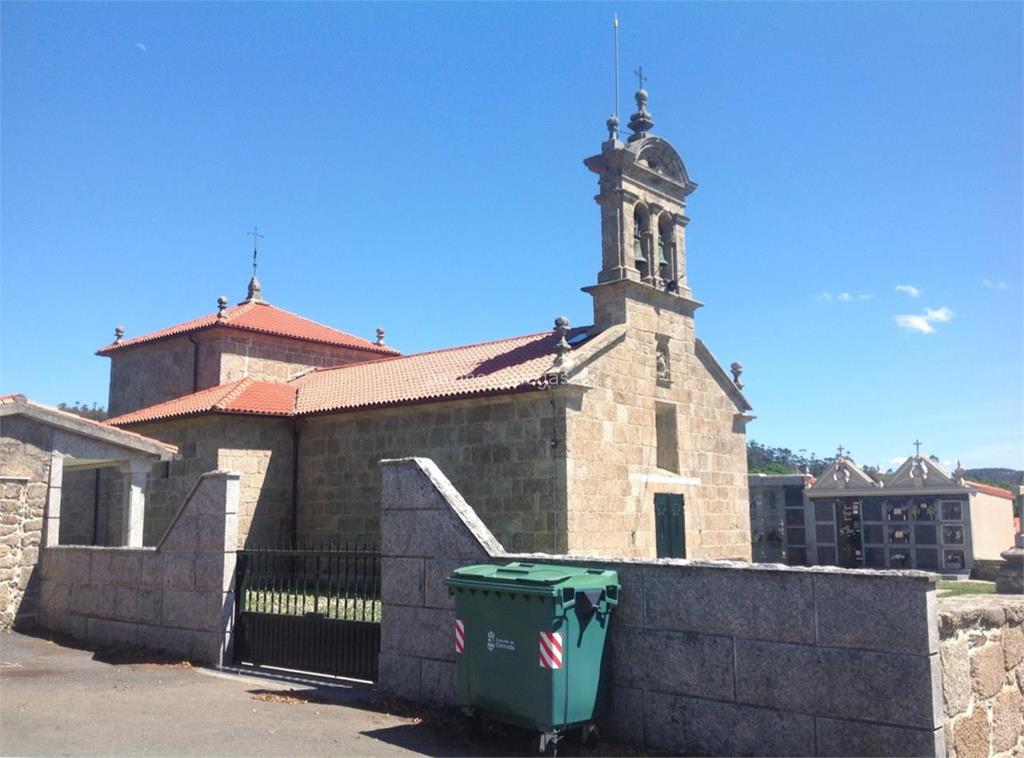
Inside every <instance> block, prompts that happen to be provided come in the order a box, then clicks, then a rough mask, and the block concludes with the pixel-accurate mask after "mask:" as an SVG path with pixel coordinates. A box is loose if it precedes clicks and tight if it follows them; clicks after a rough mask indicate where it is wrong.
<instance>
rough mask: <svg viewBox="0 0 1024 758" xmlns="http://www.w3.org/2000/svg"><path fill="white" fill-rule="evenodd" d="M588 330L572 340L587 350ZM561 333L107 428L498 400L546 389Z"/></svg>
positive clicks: (359, 368)
mask: <svg viewBox="0 0 1024 758" xmlns="http://www.w3.org/2000/svg"><path fill="white" fill-rule="evenodd" d="M586 329H587V327H583V328H580V329H573V330H571V331H570V332H569V335H568V336H569V339H570V340H572V341H574V342H576V346H577V347H578V346H579V345H581V344H583V340H581V339H575V338H578V337H580V336H581V335H583V336H584V337H585V332H586ZM556 340H557V338H556V336H555V334H554V332H550V331H548V332H541V333H538V334H528V335H525V336H523V337H512V338H509V339H504V340H496V341H494V342H484V343H480V344H476V345H464V346H461V347H452V348H447V349H445V350H434V351H431V352H427V353H417V354H414V355H404V356H396V357H393V358H383V359H381V360H377V361H367V362H363V363H353V364H349V365H346V366H339V367H337V368H328V369H317V370H315V371H312V372H310V373H308V374H305V375H303V376H301V377H298V378H297V379H293V380H292V381H291V382H288V383H287V384H285V383H276V382H262V381H255V380H251V379H241V380H239V381H236V382H230V383H228V384H222V385H220V386H218V387H211V388H210V389H206V390H201V391H200V392H196V393H194V394H192V395H186V396H184V397H180V398H177V399H175V400H169V401H167V402H164V403H160V404H158V405H153V406H150V407H149V408H142V409H140V410H137V411H133V412H131V413H126V414H124V415H122V416H118V417H117V418H112V419H109V420H108V421H107V422H106V423H108V424H113V425H118V426H120V425H123V424H135V423H140V422H143V421H155V420H158V419H166V418H174V417H178V416H189V415H195V414H200V413H246V414H260V415H274V416H291V415H305V414H310V413H324V412H329V411H339V410H353V409H356V408H372V407H381V406H389V405H400V404H403V403H413V402H423V401H429V400H440V399H444V398H456V397H469V396H474V395H486V394H498V393H507V392H515V391H519V390H526V389H530V388H531V387H535V386H537V385H538V383H539V381H540V380H541V379H542V377H543V375H544V373H545V372H546V371H547V370H548V369H549V368H550V367H551V364H552V362H553V360H554V345H555V342H556Z"/></svg>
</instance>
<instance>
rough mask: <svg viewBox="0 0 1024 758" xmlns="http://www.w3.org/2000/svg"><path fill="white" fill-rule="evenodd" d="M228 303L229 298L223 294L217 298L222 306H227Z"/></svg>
mask: <svg viewBox="0 0 1024 758" xmlns="http://www.w3.org/2000/svg"><path fill="white" fill-rule="evenodd" d="M227 304H228V299H227V298H226V297H224V296H223V295H221V296H220V297H218V298H217V305H219V306H220V307H221V308H223V307H225V306H226V305H227Z"/></svg>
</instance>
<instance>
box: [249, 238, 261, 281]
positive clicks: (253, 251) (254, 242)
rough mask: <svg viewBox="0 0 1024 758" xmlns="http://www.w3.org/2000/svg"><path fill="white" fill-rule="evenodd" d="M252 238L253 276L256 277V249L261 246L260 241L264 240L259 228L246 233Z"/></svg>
mask: <svg viewBox="0 0 1024 758" xmlns="http://www.w3.org/2000/svg"><path fill="white" fill-rule="evenodd" d="M246 234H248V235H249V236H250V237H252V275H253V276H256V248H257V247H258V246H259V241H260V240H261V239H263V235H262V234H260V230H259V227H257V226H254V227H253V228H252V231H251V232H246Z"/></svg>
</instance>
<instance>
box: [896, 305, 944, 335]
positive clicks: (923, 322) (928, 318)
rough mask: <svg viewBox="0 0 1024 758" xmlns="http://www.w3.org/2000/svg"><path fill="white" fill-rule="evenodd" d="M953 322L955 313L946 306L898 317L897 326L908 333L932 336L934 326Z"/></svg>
mask: <svg viewBox="0 0 1024 758" xmlns="http://www.w3.org/2000/svg"><path fill="white" fill-rule="evenodd" d="M952 320H953V311H951V310H950V309H949V308H947V307H946V306H942V307H941V308H925V309H924V313H922V314H920V315H917V314H908V315H905V316H896V324H897V326H899V327H900V328H901V329H906V330H907V331H908V332H920V333H921V334H932V333H933V332H934V331H935V327H934V326H932V324H945V323H948V322H950V321H952Z"/></svg>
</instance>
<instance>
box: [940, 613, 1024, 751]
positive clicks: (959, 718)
mask: <svg viewBox="0 0 1024 758" xmlns="http://www.w3.org/2000/svg"><path fill="white" fill-rule="evenodd" d="M1022 622H1024V595H1016V596H1013V595H999V596H994V595H963V596H958V597H950V598H943V599H942V600H940V601H939V624H940V627H939V628H940V641H939V652H940V655H941V658H942V670H943V676H944V678H943V688H942V690H943V708H944V713H945V721H946V750H947V752H946V754H947V755H948V756H949V758H987V756H1019V755H1024V624H1022Z"/></svg>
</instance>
